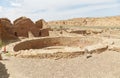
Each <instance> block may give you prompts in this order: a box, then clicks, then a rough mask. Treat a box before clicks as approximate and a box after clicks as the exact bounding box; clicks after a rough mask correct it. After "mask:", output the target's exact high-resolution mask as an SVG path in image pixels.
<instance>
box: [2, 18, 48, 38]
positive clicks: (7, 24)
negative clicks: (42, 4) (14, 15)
mask: <svg viewBox="0 0 120 78" xmlns="http://www.w3.org/2000/svg"><path fill="white" fill-rule="evenodd" d="M29 32H31V33H32V35H33V36H34V37H42V36H49V27H48V26H47V24H46V22H45V21H44V20H43V19H42V20H39V21H37V22H36V23H34V22H33V21H32V20H31V19H30V18H27V17H20V18H18V19H16V20H15V21H14V22H13V24H12V23H11V21H10V20H9V19H7V18H0V38H1V40H14V39H17V38H19V37H29Z"/></svg>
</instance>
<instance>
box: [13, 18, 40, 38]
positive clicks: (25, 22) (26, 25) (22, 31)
mask: <svg viewBox="0 0 120 78" xmlns="http://www.w3.org/2000/svg"><path fill="white" fill-rule="evenodd" d="M13 31H14V33H15V35H16V36H22V37H28V32H29V31H31V32H32V34H33V35H34V36H36V37H37V36H39V29H38V28H36V27H35V24H34V23H33V22H32V20H31V19H29V18H26V17H20V18H18V19H16V20H15V21H14V30H13Z"/></svg>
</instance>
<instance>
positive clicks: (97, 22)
mask: <svg viewBox="0 0 120 78" xmlns="http://www.w3.org/2000/svg"><path fill="white" fill-rule="evenodd" d="M48 25H50V26H120V16H112V17H101V18H74V19H68V20H60V21H50V22H48Z"/></svg>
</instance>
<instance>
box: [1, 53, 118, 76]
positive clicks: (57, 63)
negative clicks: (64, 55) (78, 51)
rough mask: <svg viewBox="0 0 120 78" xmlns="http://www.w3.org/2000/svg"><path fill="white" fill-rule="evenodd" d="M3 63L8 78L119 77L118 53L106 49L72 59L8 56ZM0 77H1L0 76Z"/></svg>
mask: <svg viewBox="0 0 120 78" xmlns="http://www.w3.org/2000/svg"><path fill="white" fill-rule="evenodd" d="M1 63H2V64H5V66H6V69H8V73H9V74H10V77H9V78H120V53H118V52H113V51H107V52H104V53H101V54H96V55H93V57H91V58H89V59H86V58H85V56H81V57H77V58H73V59H59V60H54V59H25V58H15V57H10V58H9V59H8V60H3V61H1ZM0 78H1V77H0Z"/></svg>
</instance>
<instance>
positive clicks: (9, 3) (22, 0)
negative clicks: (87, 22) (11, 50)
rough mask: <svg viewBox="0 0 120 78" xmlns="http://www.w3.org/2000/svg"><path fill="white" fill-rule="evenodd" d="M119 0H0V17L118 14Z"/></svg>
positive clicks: (34, 17) (65, 17)
mask: <svg viewBox="0 0 120 78" xmlns="http://www.w3.org/2000/svg"><path fill="white" fill-rule="evenodd" d="M119 8H120V0H0V18H1V17H7V18H9V19H10V20H12V21H13V20H15V19H16V18H18V17H20V16H26V17H29V18H31V19H32V20H33V21H36V20H38V19H41V18H43V19H45V20H47V21H50V20H61V19H70V18H79V17H101V16H102V17H103V16H115V15H120V9H119Z"/></svg>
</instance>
